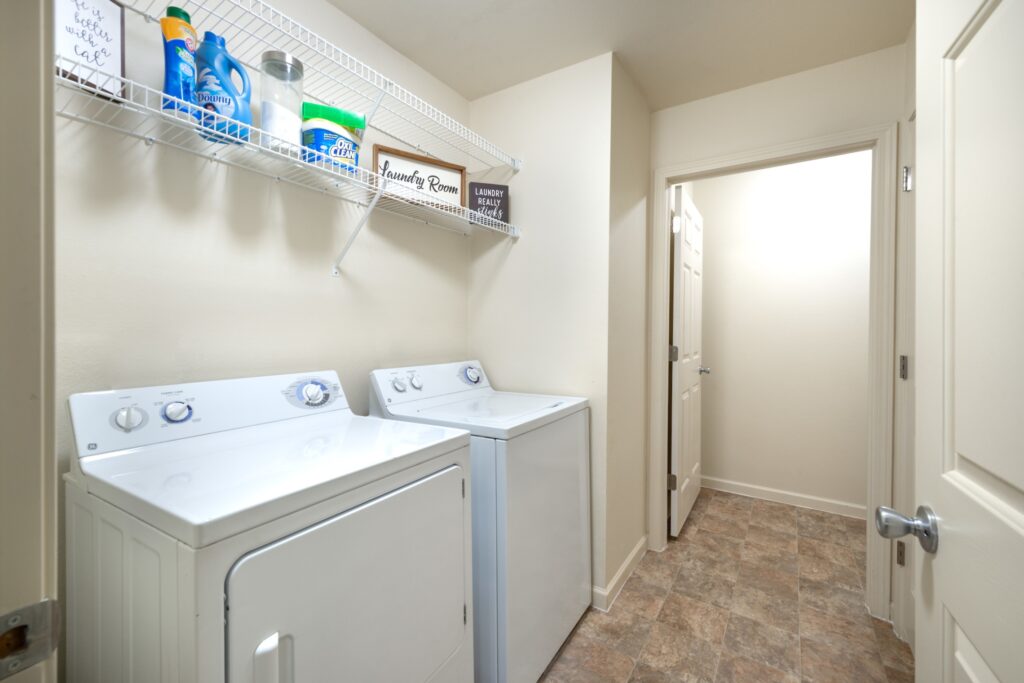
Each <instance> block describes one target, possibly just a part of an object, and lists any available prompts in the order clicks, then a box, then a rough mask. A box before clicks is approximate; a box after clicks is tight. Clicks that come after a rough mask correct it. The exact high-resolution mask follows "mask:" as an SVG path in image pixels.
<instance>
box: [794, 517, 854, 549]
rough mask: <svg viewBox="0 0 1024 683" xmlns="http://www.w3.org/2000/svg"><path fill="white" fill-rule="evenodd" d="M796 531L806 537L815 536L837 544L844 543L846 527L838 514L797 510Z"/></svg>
mask: <svg viewBox="0 0 1024 683" xmlns="http://www.w3.org/2000/svg"><path fill="white" fill-rule="evenodd" d="M797 533H798V534H799V535H800V536H804V537H807V538H816V539H819V540H822V541H828V542H829V543H836V544H837V545H846V536H847V528H846V525H845V524H843V522H842V519H841V518H840V517H839V515H830V514H828V513H827V512H819V511H817V510H805V509H803V508H801V509H799V510H798V511H797Z"/></svg>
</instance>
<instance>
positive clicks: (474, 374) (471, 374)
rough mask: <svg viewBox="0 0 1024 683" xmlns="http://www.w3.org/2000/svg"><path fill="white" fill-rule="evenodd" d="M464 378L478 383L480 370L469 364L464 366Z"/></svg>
mask: <svg viewBox="0 0 1024 683" xmlns="http://www.w3.org/2000/svg"><path fill="white" fill-rule="evenodd" d="M466 379H467V380H469V382H470V383H472V384H478V383H479V382H480V371H479V370H477V369H476V368H474V367H473V366H472V365H471V366H469V367H468V368H466Z"/></svg>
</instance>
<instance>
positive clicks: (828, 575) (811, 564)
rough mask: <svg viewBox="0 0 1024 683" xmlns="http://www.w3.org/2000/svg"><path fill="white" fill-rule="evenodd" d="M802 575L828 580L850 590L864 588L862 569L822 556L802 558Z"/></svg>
mask: <svg viewBox="0 0 1024 683" xmlns="http://www.w3.org/2000/svg"><path fill="white" fill-rule="evenodd" d="M800 576H802V577H807V578H808V579H814V580H815V581H826V582H828V583H831V584H833V585H836V586H842V587H843V588H849V589H850V590H857V591H859V590H863V588H864V584H863V583H862V580H861V575H860V570H859V569H858V568H857V567H856V566H854V565H842V564H837V563H835V562H832V561H831V560H825V559H822V558H820V557H808V556H806V555H805V556H803V557H801V558H800Z"/></svg>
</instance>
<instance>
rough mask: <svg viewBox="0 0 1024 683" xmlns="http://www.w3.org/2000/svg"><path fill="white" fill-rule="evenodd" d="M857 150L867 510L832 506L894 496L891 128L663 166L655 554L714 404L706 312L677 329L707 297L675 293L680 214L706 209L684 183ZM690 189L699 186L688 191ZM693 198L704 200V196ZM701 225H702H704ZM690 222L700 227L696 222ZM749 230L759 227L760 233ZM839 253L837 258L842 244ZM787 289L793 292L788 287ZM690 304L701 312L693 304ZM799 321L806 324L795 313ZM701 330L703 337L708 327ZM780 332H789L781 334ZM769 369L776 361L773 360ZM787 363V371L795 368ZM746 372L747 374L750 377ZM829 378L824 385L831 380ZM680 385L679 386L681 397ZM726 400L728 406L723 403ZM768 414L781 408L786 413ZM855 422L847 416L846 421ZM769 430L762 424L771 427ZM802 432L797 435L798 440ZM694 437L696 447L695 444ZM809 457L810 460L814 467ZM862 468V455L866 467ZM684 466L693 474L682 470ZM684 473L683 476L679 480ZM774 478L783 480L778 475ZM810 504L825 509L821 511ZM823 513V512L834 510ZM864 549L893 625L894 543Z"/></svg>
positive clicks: (778, 490) (781, 272)
mask: <svg viewBox="0 0 1024 683" xmlns="http://www.w3.org/2000/svg"><path fill="white" fill-rule="evenodd" d="M855 152H860V153H862V154H861V155H860V156H859V157H858V158H859V159H860V160H861V162H862V163H863V164H864V166H865V167H866V168H867V169H869V172H870V185H869V188H868V189H867V191H868V192H869V196H870V206H869V209H868V220H869V223H870V229H869V232H868V234H867V235H862V237H864V238H865V240H866V241H865V242H864V243H863V244H862V249H863V250H864V252H865V253H863V254H862V256H863V257H866V259H867V261H868V262H869V264H870V266H869V268H870V272H869V275H867V282H866V283H864V284H865V285H866V291H867V300H866V301H865V302H864V307H863V311H864V313H865V314H866V318H867V320H866V321H864V322H863V334H864V335H865V336H864V337H862V339H865V338H866V341H865V342H864V343H863V344H862V346H861V348H862V352H863V354H864V356H865V359H864V363H863V364H862V365H861V369H860V373H861V380H862V384H863V389H862V393H863V395H864V397H865V399H864V401H863V402H862V406H864V407H863V410H862V412H861V416H862V419H861V421H860V426H861V429H862V434H861V437H860V438H861V442H862V443H863V447H862V449H861V452H862V453H863V452H865V451H866V460H867V463H866V467H863V465H862V466H861V467H862V469H861V476H860V477H859V481H860V482H861V486H862V490H863V489H864V488H866V492H867V495H866V496H865V497H863V498H861V501H862V503H860V502H858V503H857V504H855V505H854V506H853V507H843V506H841V505H840V506H838V509H837V508H835V507H833V508H832V509H831V510H830V511H832V512H839V513H842V514H846V515H857V514H860V515H861V516H863V514H864V511H866V510H874V508H875V507H876V506H878V505H889V504H890V501H891V498H892V444H893V439H892V437H893V374H892V373H893V370H894V363H895V356H894V341H893V337H894V334H893V332H894V316H895V284H894V283H895V235H896V228H895V218H896V213H895V202H896V125H895V124H894V125H891V126H880V127H876V128H872V129H866V130H860V131H854V132H851V133H847V134H839V135H834V136H828V137H826V138H818V139H813V140H807V141H801V142H798V143H794V144H791V145H786V146H783V147H778V148H772V149H766V150H758V151H754V152H750V153H746V154H741V155H732V156H730V157H724V158H720V159H712V160H708V161H704V162H698V163H693V164H688V165H682V166H678V167H671V168H663V169H658V170H657V171H656V173H655V189H656V192H658V193H662V192H664V193H665V194H664V195H660V194H659V196H663V197H664V202H663V203H662V204H661V206H662V207H664V209H662V208H660V207H659V209H658V210H657V211H656V212H655V215H654V217H653V218H654V220H653V224H652V239H651V262H650V274H651V280H650V289H649V291H650V306H651V307H650V310H649V316H650V321H651V327H650V337H649V339H650V344H651V346H650V350H649V357H650V367H649V371H650V375H649V386H650V392H651V393H650V397H649V400H650V405H651V410H650V413H649V415H650V422H651V424H650V430H651V431H650V439H649V444H650V452H649V457H650V466H649V468H648V474H649V477H648V479H649V481H648V485H649V496H648V501H649V503H650V509H649V511H648V513H649V525H648V528H649V536H648V538H649V547H650V548H652V549H655V550H660V549H662V548H664V547H665V544H666V542H667V539H668V536H669V532H670V531H674V530H677V529H678V527H680V526H681V524H682V522H681V520H682V519H683V518H685V516H686V514H687V513H688V511H689V509H690V507H692V505H693V502H694V500H695V499H696V497H697V494H698V492H699V489H700V482H701V476H702V472H701V468H700V457H699V449H700V438H701V436H702V435H701V430H700V428H699V427H698V424H699V423H698V419H699V418H698V417H697V416H699V415H701V414H702V413H705V414H706V410H707V406H704V410H702V409H701V403H702V402H703V401H705V400H707V397H706V396H704V395H703V393H702V392H701V390H700V378H701V377H702V376H703V373H702V370H704V369H706V368H705V364H707V365H711V366H712V367H713V364H712V363H711V362H710V359H709V358H707V354H706V351H709V349H707V347H706V341H707V340H706V339H705V340H704V341H705V344H704V345H702V344H701V340H700V336H701V334H700V333H701V331H702V330H701V327H702V326H701V325H700V323H699V316H698V319H697V320H696V321H694V320H690V321H689V322H690V324H689V329H690V330H691V331H694V332H696V335H695V336H696V339H689V338H687V337H686V334H685V331H683V333H682V336H680V335H679V332H678V323H679V322H683V323H684V325H683V326H682V327H683V328H684V330H685V328H686V325H685V322H686V321H687V320H688V316H689V315H690V313H688V312H687V311H685V310H682V308H681V306H680V304H681V303H686V302H689V303H690V306H691V310H697V311H698V312H699V310H700V309H699V306H700V299H699V298H697V299H694V295H695V294H696V293H697V292H699V291H701V290H702V289H703V287H701V286H700V285H697V286H691V293H689V294H687V293H683V289H681V288H678V287H677V288H676V289H677V292H680V293H679V294H677V295H676V296H673V295H672V293H671V292H672V289H673V287H672V283H674V282H677V281H679V280H680V279H681V278H680V273H681V271H682V272H685V270H686V269H685V268H684V267H683V265H684V260H685V256H684V250H683V249H681V248H680V245H682V244H684V243H685V241H686V228H685V227H684V225H683V223H684V222H685V221H686V218H685V212H686V210H687V206H691V207H693V208H692V210H693V211H695V212H696V214H697V215H698V216H699V214H700V211H699V208H698V207H699V204H694V202H693V201H692V199H693V198H692V196H688V195H687V194H686V192H685V191H684V189H685V188H686V187H688V186H687V185H686V184H687V183H693V182H695V181H697V182H700V181H707V182H708V183H709V186H710V183H711V181H710V180H708V179H711V178H715V179H716V180H715V181H714V183H717V184H723V183H724V182H725V181H724V180H723V179H722V177H723V176H735V175H736V174H739V173H746V172H748V171H755V170H759V169H779V171H780V172H783V169H782V168H781V167H785V166H787V165H792V164H795V163H797V162H805V161H810V160H822V161H823V162H825V161H828V160H829V159H839V158H841V157H840V155H843V156H846V155H848V154H850V153H855ZM853 157H857V155H852V156H851V158H853ZM689 187H693V186H692V185H690V186H689ZM697 194H698V197H697V199H698V202H699V201H700V197H699V191H698V193H697ZM709 196H710V195H709ZM656 205H657V204H656ZM702 218H703V220H705V221H706V219H707V217H706V216H704V217H702ZM697 220H698V221H699V220H701V218H698V219H697ZM691 222H693V221H692V220H691ZM754 228H755V230H756V226H754ZM697 232H700V234H701V238H700V242H699V244H701V246H702V247H703V245H704V244H706V243H707V240H708V239H709V238H708V237H707V236H706V235H705V234H704V233H708V234H710V228H709V227H708V226H707V224H706V223H705V225H704V229H703V230H700V231H697ZM695 234H696V233H695ZM676 235H682V237H679V238H677V237H675V236H676ZM755 235H756V233H755ZM760 237H761V238H762V239H767V240H768V242H767V244H768V246H773V243H772V242H771V238H772V233H771V232H766V233H765V234H764V235H761V236H760ZM807 237H808V236H807V235H804V238H805V240H806V238H807ZM811 237H814V235H813V234H812V235H811ZM677 240H678V241H677ZM691 241H692V240H691ZM792 244H793V243H792V242H791V243H790V244H789V247H788V248H789V249H790V250H792V249H793V246H792ZM797 244H799V243H797ZM774 246H780V247H781V240H776V243H775V244H774ZM838 251H839V252H841V251H842V249H839V250H838ZM673 254H676V255H677V256H676V265H673V258H672V256H673ZM792 256H793V254H790V253H787V252H786V248H782V249H781V251H779V252H778V253H777V254H776V261H778V262H779V267H778V268H776V269H775V270H777V271H778V272H775V273H773V272H767V273H762V274H761V277H763V278H764V279H763V280H761V283H762V286H763V285H764V283H772V282H773V277H774V278H775V279H774V282H778V283H782V281H784V280H785V279H786V278H788V277H792V276H793V275H794V274H793V273H788V272H786V270H785V267H784V264H783V263H782V261H784V260H785V259H787V258H790V257H792ZM705 258H706V255H705V254H704V253H703V248H702V249H701V253H700V261H701V262H703V261H704V259H705ZM716 258H717V257H716ZM730 258H740V256H736V255H733V256H732V257H730ZM706 265H707V264H706V263H703V264H702V265H701V276H702V277H701V278H700V279H699V282H700V283H703V280H704V279H705V278H706V274H705V273H704V269H705V267H706ZM805 275H806V274H805ZM693 282H698V280H696V279H695V280H694V281H693ZM691 284H692V283H691ZM789 284H790V285H792V283H791V282H790V283H789ZM737 296H739V295H737ZM734 301H739V302H740V303H743V302H744V300H743V297H742V296H739V298H736V299H734ZM747 305H748V306H749V307H752V309H753V310H752V312H749V313H750V315H752V316H753V317H754V318H757V316H761V319H760V321H759V322H760V324H761V325H762V326H763V325H765V324H767V323H768V322H770V320H769V319H768V318H767V317H766V316H769V315H770V311H768V312H765V311H759V310H757V302H753V301H751V302H747ZM695 306H696V307H698V308H696V309H694V307H695ZM796 319H799V316H797V318H796ZM704 329H705V330H706V327H705V328H704ZM851 330H852V328H851ZM851 330H847V331H846V333H847V335H851V334H852V335H855V334H857V332H856V331H855V330H852V331H851ZM782 332H785V330H783V331H782ZM747 334H748V336H750V335H752V333H751V332H750V331H749V330H748V331H747ZM780 337H781V338H783V339H784V338H785V335H784V334H782V335H780ZM836 338H838V339H842V338H843V335H842V334H840V335H839V336H838V337H836ZM834 339H835V338H834ZM834 339H833V341H834ZM666 341H671V343H666ZM677 341H680V342H682V343H683V344H684V345H685V344H687V343H689V344H690V345H691V348H690V349H686V350H684V349H682V348H680V349H679V351H678V353H679V358H683V357H686V356H687V355H688V356H689V358H691V359H693V360H694V361H695V362H693V363H689V368H688V369H687V370H686V371H682V370H681V368H679V369H677V368H676V367H673V366H679V365H680V363H678V362H676V363H672V362H670V360H669V359H670V354H673V353H676V352H675V351H674V350H673V348H672V347H673V346H678V344H677V343H676V342H677ZM757 341H758V340H757V339H756V338H755V339H750V340H747V343H751V344H756V343H757ZM825 355H827V354H825ZM767 362H771V361H770V359H769V360H768V361H767ZM789 364H790V365H792V362H790V363H789ZM827 365H828V364H827V363H825V367H823V368H811V369H813V370H814V371H817V372H829V371H830V370H831V369H830V368H829V367H827ZM750 367H751V366H748V367H747V370H748V371H749V368H750ZM865 367H866V368H867V377H866V380H865V379H864V368H865ZM783 369H784V370H785V369H788V370H791V371H792V372H793V373H798V372H801V371H803V370H804V369H806V368H804V367H793V368H785V367H784V368H783ZM670 374H671V377H670ZM729 374H730V373H728V372H726V371H725V369H724V368H720V369H719V371H718V374H716V375H712V377H714V378H715V380H717V379H718V377H719V375H721V376H723V377H725V378H726V380H727V381H728V379H729V378H728V375H729ZM693 378H696V380H695V381H696V383H695V384H688V382H690V381H691V380H692V379H693ZM740 379H742V378H740ZM825 379H826V380H827V379H828V378H825ZM836 379H837V378H833V382H832V383H833V384H834V385H835V386H834V392H843V391H844V390H847V387H845V386H842V385H841V383H840V382H838V381H836ZM680 382H681V383H680ZM680 389H682V390H683V391H682V392H681V391H680ZM720 398H722V399H723V400H728V397H720ZM694 399H696V400H694ZM671 400H674V401H676V404H675V406H674V408H675V409H672V410H671V412H670V407H669V406H670V404H669V402H670V401H671ZM763 400H766V401H769V402H770V401H772V400H773V399H772V398H771V395H770V387H768V393H767V395H766V396H763ZM687 403H689V406H688V411H683V410H680V409H679V408H680V407H681V406H682V405H686V404H687ZM772 407H773V408H779V407H780V406H772ZM755 408H756V406H755ZM782 408H784V406H782ZM687 412H688V414H689V421H690V425H689V428H688V429H687V428H685V427H684V426H683V425H682V422H683V421H684V420H686V419H687V418H686V417H684V415H686V414H687ZM847 417H849V416H847ZM705 421H706V420H705ZM850 421H851V420H847V422H850ZM771 426H772V425H767V427H771ZM670 430H672V431H671V434H673V435H674V436H669V438H666V435H667V434H670ZM864 430H866V436H864V434H863V431H864ZM790 436H792V435H790ZM797 436H798V437H799V435H797ZM695 441H696V444H694V442H695ZM755 445H756V444H755ZM733 446H735V444H731V445H730V448H732V447H733ZM687 448H689V449H690V450H691V451H692V450H694V449H696V451H697V452H698V455H696V456H695V455H693V454H692V453H690V454H686V453H685V450H686V449H687ZM746 448H748V449H749V448H750V445H749V444H747V445H746ZM808 453H810V454H812V455H813V449H812V450H810V451H808V452H807V453H804V457H811V455H808ZM751 457H755V458H756V457H757V454H753V455H752V456H751ZM828 457H829V456H827V455H825V456H822V459H827V458H828ZM673 458H676V460H677V463H676V464H677V465H682V467H683V470H682V471H681V470H678V469H670V467H671V465H672V459H673ZM811 462H812V464H813V460H812V461H811ZM863 462H864V461H863V459H862V460H861V463H863ZM734 464H735V463H734ZM800 465H801V463H800V462H796V463H795V464H793V465H791V466H790V467H789V468H788V469H789V470H790V471H789V472H786V473H785V476H789V477H790V478H797V477H801V476H806V472H805V471H804V470H805V469H806V468H804V467H801V466H800ZM687 467H689V468H691V469H689V470H686V468H687ZM758 467H759V468H762V471H764V468H765V467H770V465H769V464H768V463H764V462H762V463H758ZM681 473H682V474H685V475H686V476H685V477H680V474H681ZM670 474H675V475H676V477H675V481H671V477H670ZM770 474H773V475H777V474H778V473H770ZM717 479H718V480H717V481H714V482H712V484H713V486H714V487H715V488H723V489H728V487H729V484H730V482H732V483H733V484H735V483H736V482H735V480H730V479H728V478H727V477H725V476H722V475H721V474H719V475H718V477H717ZM765 481H766V482H771V481H775V480H772V479H767V480H765ZM670 483H673V484H676V485H677V487H679V490H678V491H677V494H678V495H673V493H672V492H671V491H670V487H669V484H670ZM847 483H848V482H847ZM681 484H685V485H686V487H685V489H684V488H683V487H682V486H680V485H681ZM865 485H866V486H865ZM666 491H669V495H668V496H666V495H665V492H666ZM733 492H734V493H745V495H754V496H756V497H761V498H771V497H773V496H774V497H775V498H776V500H779V499H780V497H781V494H784V493H785V492H786V491H785V489H784V488H783V487H780V486H772V485H771V484H770V483H764V484H760V489H759V490H757V489H746V490H736V488H735V487H734V488H733ZM819 497H820V498H822V499H828V500H831V501H832V502H833V503H841V502H848V501H843V500H842V498H841V496H839V495H838V494H833V495H831V496H830V495H823V496H819ZM673 498H675V499H676V500H675V503H673ZM854 498H856V497H854ZM782 502H790V503H795V504H797V505H801V506H808V505H807V502H806V501H796V500H785V499H784V498H782ZM673 506H675V507H673ZM811 507H818V508H819V509H822V506H821V505H814V506H811ZM824 509H828V508H827V506H826V507H825V508H824ZM673 512H675V514H676V519H675V520H674V521H670V523H669V524H666V520H667V519H670V518H671V516H672V513H673ZM866 554H867V562H866V564H867V572H866V574H867V576H866V590H865V599H866V602H867V603H868V606H869V610H870V611H871V613H872V614H874V615H876V616H879V617H883V618H888V616H889V601H890V590H891V585H890V568H889V565H890V555H891V549H890V546H889V544H888V543H887V542H883V540H882V539H880V538H878V537H876V536H874V535H873V534H872V535H868V536H867V548H866Z"/></svg>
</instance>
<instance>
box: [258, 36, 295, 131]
mask: <svg viewBox="0 0 1024 683" xmlns="http://www.w3.org/2000/svg"><path fill="white" fill-rule="evenodd" d="M260 128H262V129H263V130H265V131H266V132H267V133H269V134H270V135H272V136H273V137H274V138H277V139H279V140H282V141H284V142H287V143H289V144H292V145H300V144H301V143H302V62H300V61H299V60H298V59H296V58H295V57H293V56H292V55H290V54H288V53H287V52H279V51H276V50H274V51H270V52H264V53H263V59H262V60H261V61H260ZM270 142H271V144H272V145H273V144H274V140H271V141H270Z"/></svg>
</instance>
